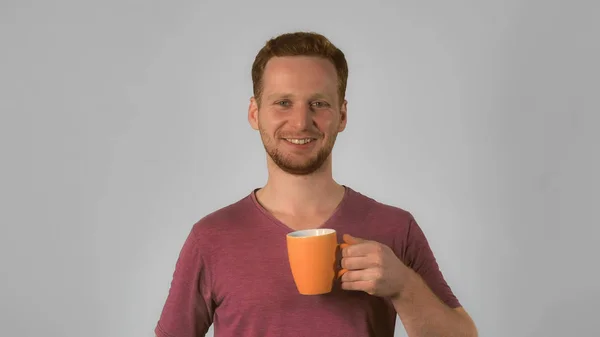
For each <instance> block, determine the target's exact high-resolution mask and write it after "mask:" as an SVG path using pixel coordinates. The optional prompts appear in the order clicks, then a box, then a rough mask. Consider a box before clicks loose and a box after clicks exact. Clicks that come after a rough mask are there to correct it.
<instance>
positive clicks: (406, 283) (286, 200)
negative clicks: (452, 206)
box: [155, 32, 477, 337]
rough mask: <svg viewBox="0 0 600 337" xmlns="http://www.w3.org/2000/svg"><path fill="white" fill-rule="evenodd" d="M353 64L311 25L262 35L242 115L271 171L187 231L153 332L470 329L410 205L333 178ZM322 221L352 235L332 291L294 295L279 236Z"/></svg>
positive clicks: (165, 336)
mask: <svg viewBox="0 0 600 337" xmlns="http://www.w3.org/2000/svg"><path fill="white" fill-rule="evenodd" d="M347 78H348V66H347V63H346V59H345V56H344V54H343V53H342V51H340V50H339V49H338V48H337V47H335V46H334V45H333V44H332V43H331V42H330V41H329V40H328V39H327V38H325V37H324V36H322V35H319V34H315V33H305V32H298V33H289V34H283V35H281V36H278V37H276V38H273V39H271V40H269V41H268V42H267V43H266V45H265V46H264V47H263V48H262V49H261V50H260V51H259V53H258V55H257V56H256V58H255V61H254V64H253V67H252V80H253V85H254V96H253V97H252V98H251V99H250V104H249V109H248V121H249V123H250V125H251V126H252V128H254V129H255V130H257V131H259V133H260V137H261V139H262V142H263V145H264V148H265V151H266V153H267V169H268V179H267V182H266V184H265V185H264V186H263V187H261V188H256V189H254V190H253V191H251V192H250V193H249V195H247V196H246V197H244V198H243V199H241V200H238V201H236V202H234V203H233V204H231V205H228V206H226V207H223V208H221V209H219V210H216V211H214V212H213V213H211V214H209V215H207V216H205V217H204V218H202V219H201V220H200V221H198V222H197V223H196V224H195V225H194V226H193V228H192V230H191V232H190V234H189V236H188V238H187V240H186V241H185V243H184V245H183V248H182V250H181V253H180V256H179V259H178V261H177V264H176V266H175V272H174V274H173V280H172V283H171V288H170V290H169V295H168V297H167V300H166V303H165V306H164V308H163V311H162V315H161V317H160V319H159V322H158V324H157V326H156V329H155V332H156V335H157V336H158V337H197V336H204V335H205V334H206V332H207V330H208V329H209V327H210V326H211V324H214V326H215V336H216V337H233V336H236V337H237V336H250V337H254V336H256V337H259V336H260V337H271V336H334V337H335V336H353V337H362V336H365V337H367V336H377V337H392V336H393V335H394V329H395V323H396V317H400V319H401V320H402V322H403V325H404V327H405V329H406V331H407V333H408V335H409V336H411V337H417V336H422V337H425V336H448V337H451V336H477V330H476V328H475V325H474V323H473V321H472V320H471V318H470V317H469V315H468V314H467V312H466V311H465V309H464V308H463V307H462V306H461V304H460V302H459V301H458V299H457V298H456V296H455V295H454V294H453V292H452V290H451V289H450V287H449V285H448V284H447V282H446V281H445V280H444V277H443V275H442V273H441V272H440V268H439V267H438V264H437V262H436V259H435V257H434V255H433V253H432V250H431V249H430V247H429V244H428V242H427V239H426V238H425V235H424V234H423V231H422V230H421V229H420V227H419V225H418V224H417V222H416V220H415V219H414V217H413V216H412V215H411V214H410V213H409V212H407V211H405V210H403V209H401V208H398V207H395V206H391V205H386V204H383V203H380V202H377V201H376V200H374V199H372V198H369V197H367V196H365V195H363V194H361V193H359V192H358V191H355V190H353V189H352V188H350V187H348V186H346V185H342V184H339V183H338V182H336V181H335V179H334V178H333V175H332V156H331V153H332V150H333V147H334V144H335V141H336V137H337V135H338V133H340V132H342V131H343V130H344V129H345V127H346V122H347V102H346V99H345V92H346V83H347ZM319 227H327V228H333V229H335V230H336V231H337V233H339V235H343V236H342V237H340V238H339V239H340V240H342V239H343V240H344V241H345V242H348V243H352V245H350V246H348V247H346V248H344V249H343V250H342V258H341V261H340V264H341V267H343V268H345V269H347V270H348V272H346V273H345V274H344V275H343V276H342V277H341V279H340V280H339V282H338V283H336V285H335V287H334V288H333V290H332V292H331V293H328V294H325V295H316V296H305V295H300V294H299V293H298V291H297V290H296V288H295V284H294V281H293V278H292V275H291V272H290V268H289V264H288V260H287V250H286V241H285V235H286V234H287V233H289V232H291V231H294V230H300V229H310V228H319Z"/></svg>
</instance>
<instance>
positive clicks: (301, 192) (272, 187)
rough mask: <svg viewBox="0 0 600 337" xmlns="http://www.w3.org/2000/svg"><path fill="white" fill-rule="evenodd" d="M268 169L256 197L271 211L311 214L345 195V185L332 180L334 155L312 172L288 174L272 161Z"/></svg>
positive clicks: (330, 206) (334, 205) (330, 205)
mask: <svg viewBox="0 0 600 337" xmlns="http://www.w3.org/2000/svg"><path fill="white" fill-rule="evenodd" d="M267 168H268V171H269V178H268V180H267V183H266V184H265V186H264V187H263V188H262V189H260V190H259V191H257V192H256V197H257V199H259V201H260V202H261V204H263V206H265V208H267V209H269V210H270V211H274V212H277V213H284V214H288V215H301V216H309V215H312V214H316V213H320V212H323V211H327V210H330V209H333V208H335V207H337V205H338V204H339V202H340V201H341V199H342V198H343V196H344V192H345V189H344V186H342V185H340V184H338V183H337V182H336V181H335V180H334V179H333V174H332V169H331V157H330V158H329V159H327V161H326V162H325V163H323V166H322V167H321V168H320V169H319V170H317V171H315V172H314V173H312V174H309V175H303V176H296V175H292V174H289V173H287V172H284V171H282V170H281V169H280V168H279V167H277V165H276V164H275V163H273V162H272V161H271V160H269V162H268V165H267Z"/></svg>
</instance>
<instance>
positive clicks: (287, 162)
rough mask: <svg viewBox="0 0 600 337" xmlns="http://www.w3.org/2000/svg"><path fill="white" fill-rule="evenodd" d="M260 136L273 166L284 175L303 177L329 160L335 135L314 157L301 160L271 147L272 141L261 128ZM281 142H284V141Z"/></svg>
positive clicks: (334, 134)
mask: <svg viewBox="0 0 600 337" xmlns="http://www.w3.org/2000/svg"><path fill="white" fill-rule="evenodd" d="M260 136H261V138H262V142H263V146H264V148H265V151H266V152H267V154H268V155H269V157H271V159H272V160H273V162H274V163H275V165H277V166H278V167H279V168H280V169H281V170H283V171H284V172H286V173H289V174H292V175H297V176H303V175H309V174H312V173H314V172H316V171H317V170H319V169H320V168H321V167H322V166H323V164H324V163H325V161H326V160H327V158H329V155H331V151H332V150H333V145H334V144H335V140H336V137H337V134H336V133H333V134H332V136H331V138H328V140H327V142H326V143H325V145H324V146H323V147H321V148H320V149H319V151H318V152H317V154H316V155H314V156H312V157H309V158H303V159H301V160H300V159H294V158H292V156H291V155H286V154H285V153H283V152H282V151H280V150H279V149H278V148H277V147H275V146H273V145H272V143H273V139H272V138H271V137H270V136H269V135H268V134H267V133H266V132H265V131H264V130H263V129H262V128H260ZM282 141H284V142H285V141H286V140H282Z"/></svg>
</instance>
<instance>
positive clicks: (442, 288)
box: [403, 216, 461, 308]
mask: <svg viewBox="0 0 600 337" xmlns="http://www.w3.org/2000/svg"><path fill="white" fill-rule="evenodd" d="M403 255H404V263H405V264H406V265H407V266H408V267H410V268H411V269H412V270H414V271H415V272H416V273H417V274H419V276H421V278H422V279H423V281H425V283H426V284H427V286H428V287H429V289H431V291H433V293H434V294H435V295H436V296H437V297H438V298H439V299H440V300H442V301H443V302H444V303H446V305H448V306H449V307H450V308H457V307H460V306H461V304H460V302H459V301H458V299H457V298H456V296H455V295H454V293H453V292H452V289H450V286H449V285H448V283H447V282H446V280H445V279H444V276H443V274H442V272H441V270H440V268H439V266H438V263H437V261H436V258H435V256H434V255H433V251H432V250H431V247H430V245H429V243H428V241H427V238H426V237H425V234H424V233H423V231H422V229H421V228H420V226H419V225H418V224H417V222H416V221H415V219H414V218H413V217H412V216H411V217H410V222H409V227H408V234H407V238H406V241H405V242H404V254H403Z"/></svg>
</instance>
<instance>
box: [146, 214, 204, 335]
mask: <svg viewBox="0 0 600 337" xmlns="http://www.w3.org/2000/svg"><path fill="white" fill-rule="evenodd" d="M197 230H198V224H196V226H194V229H192V232H191V233H190V234H189V236H188V238H187V239H186V241H185V243H184V244H183V247H182V249H181V252H180V254H179V258H178V260H177V263H176V265H175V272H174V273H173V279H172V281H171V288H170V289H169V294H168V296H167V300H166V302H165V304H164V307H163V309H162V313H161V316H160V319H159V321H158V323H157V325H156V328H155V330H154V333H155V334H156V336H157V337H198V336H204V335H206V332H207V331H208V329H209V327H210V325H211V324H212V318H213V313H214V309H215V304H214V301H213V300H212V281H211V272H210V264H209V263H208V261H209V257H207V255H208V254H206V253H205V252H204V250H205V247H206V245H204V244H202V243H200V242H198V239H197V237H198V235H196V233H197Z"/></svg>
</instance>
